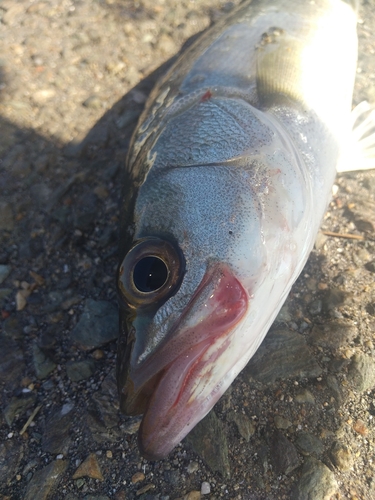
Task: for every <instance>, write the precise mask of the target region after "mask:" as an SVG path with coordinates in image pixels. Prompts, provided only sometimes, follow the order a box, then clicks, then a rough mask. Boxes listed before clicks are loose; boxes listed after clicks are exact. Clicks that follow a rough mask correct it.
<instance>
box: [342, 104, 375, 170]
mask: <svg viewBox="0 0 375 500" xmlns="http://www.w3.org/2000/svg"><path fill="white" fill-rule="evenodd" d="M351 124H352V131H351V137H350V138H349V141H348V143H347V146H345V147H344V150H343V153H342V155H341V156H340V159H339V162H338V165H337V172H355V171H357V170H370V169H375V108H374V107H371V106H370V104H369V103H368V102H366V101H362V102H361V103H360V104H358V106H356V107H355V108H354V109H353V111H352V114H351Z"/></svg>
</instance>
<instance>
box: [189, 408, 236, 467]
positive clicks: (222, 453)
mask: <svg viewBox="0 0 375 500" xmlns="http://www.w3.org/2000/svg"><path fill="white" fill-rule="evenodd" d="M186 440H187V442H188V443H189V444H190V445H191V446H192V448H193V449H194V451H195V452H196V453H197V454H198V455H200V456H201V457H202V458H203V460H204V461H205V462H206V463H207V464H208V466H209V467H210V468H211V469H212V470H213V471H219V472H220V473H221V474H222V475H223V476H229V475H230V466H229V458H228V443H227V437H226V434H225V431H224V428H223V424H222V423H221V421H220V420H219V419H218V418H217V416H216V413H215V412H214V411H213V410H211V411H210V413H209V414H208V415H207V416H206V417H204V419H203V420H201V421H200V422H199V423H198V424H197V425H196V426H195V427H194V429H193V430H192V431H191V432H190V434H189V435H188V436H187V438H186Z"/></svg>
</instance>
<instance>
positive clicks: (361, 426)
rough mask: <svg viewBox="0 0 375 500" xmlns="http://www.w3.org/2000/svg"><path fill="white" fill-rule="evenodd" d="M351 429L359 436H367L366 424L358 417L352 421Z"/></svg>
mask: <svg viewBox="0 0 375 500" xmlns="http://www.w3.org/2000/svg"><path fill="white" fill-rule="evenodd" d="M353 429H354V430H355V432H357V433H358V434H360V435H361V436H367V434H368V427H367V426H366V424H365V422H364V421H363V420H361V419H360V418H359V419H358V420H356V421H355V422H354V424H353Z"/></svg>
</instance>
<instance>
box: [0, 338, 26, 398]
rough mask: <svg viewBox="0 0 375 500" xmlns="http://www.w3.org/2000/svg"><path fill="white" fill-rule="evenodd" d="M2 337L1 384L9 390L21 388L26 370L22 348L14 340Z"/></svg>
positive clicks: (0, 358)
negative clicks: (20, 383)
mask: <svg viewBox="0 0 375 500" xmlns="http://www.w3.org/2000/svg"><path fill="white" fill-rule="evenodd" d="M4 337H5V335H0V341H1V356H0V382H2V383H3V384H4V385H5V387H6V388H7V389H8V390H13V389H15V388H16V387H18V386H19V382H20V379H21V377H22V373H23V371H24V369H25V360H24V353H23V350H22V349H21V347H20V346H19V345H18V344H17V343H16V342H15V341H14V340H13V339H9V338H6V337H5V338H4Z"/></svg>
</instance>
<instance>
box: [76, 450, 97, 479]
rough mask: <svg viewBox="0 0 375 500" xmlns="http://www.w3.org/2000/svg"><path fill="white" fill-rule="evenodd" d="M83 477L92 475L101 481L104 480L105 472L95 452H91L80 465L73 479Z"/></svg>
mask: <svg viewBox="0 0 375 500" xmlns="http://www.w3.org/2000/svg"><path fill="white" fill-rule="evenodd" d="M82 477H91V478H92V479H99V481H104V477H103V474H102V472H101V470H100V466H99V463H98V459H97V457H96V455H95V453H90V455H89V456H88V457H87V458H86V460H85V461H84V462H82V463H81V465H80V466H79V467H78V469H77V470H76V471H75V473H74V475H73V479H79V478H82Z"/></svg>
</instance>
